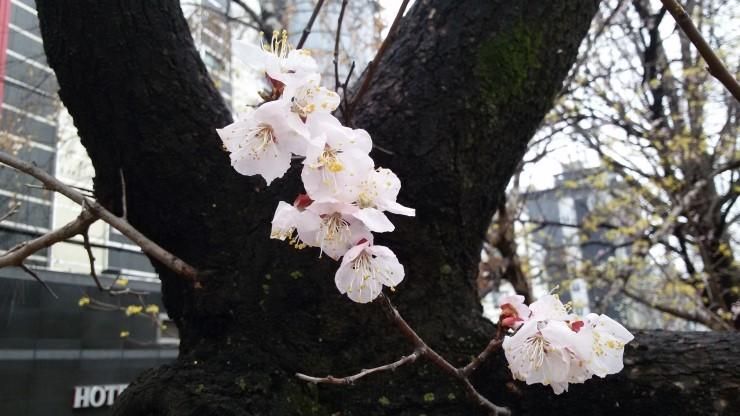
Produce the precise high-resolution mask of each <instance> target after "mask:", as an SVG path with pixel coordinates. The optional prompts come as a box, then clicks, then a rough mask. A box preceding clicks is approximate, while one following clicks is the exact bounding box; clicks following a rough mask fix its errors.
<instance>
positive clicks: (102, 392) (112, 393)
mask: <svg viewBox="0 0 740 416" xmlns="http://www.w3.org/2000/svg"><path fill="white" fill-rule="evenodd" d="M127 386H128V384H103V385H99V386H75V397H74V403H73V405H72V408H74V409H84V408H86V407H103V406H111V405H112V404H113V402H114V401H115V400H116V397H118V396H119V395H120V394H121V392H122V391H123V390H124V389H125V388H126V387H127Z"/></svg>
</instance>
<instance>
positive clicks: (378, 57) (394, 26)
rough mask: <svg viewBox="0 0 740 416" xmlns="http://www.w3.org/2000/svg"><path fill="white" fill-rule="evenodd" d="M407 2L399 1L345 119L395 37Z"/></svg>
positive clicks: (365, 90) (367, 85) (349, 116)
mask: <svg viewBox="0 0 740 416" xmlns="http://www.w3.org/2000/svg"><path fill="white" fill-rule="evenodd" d="M408 4H409V0H403V3H401V7H399V8H398V12H397V13H396V17H395V18H394V19H393V23H392V24H391V27H390V29H388V35H387V36H386V37H385V39H383V44H381V45H380V49H378V53H376V54H375V58H373V60H372V62H370V65H369V66H368V68H367V74H366V75H365V79H363V80H362V85H361V86H360V89H359V90H358V91H357V93H356V94H355V95H354V96H353V97H352V101H351V102H350V103H349V108H348V109H347V114H346V115H345V118H346V119H347V120H350V119H351V118H352V112H354V110H355V107H356V106H357V103H358V102H359V101H360V98H362V96H363V95H365V93H366V92H367V90H368V88H369V87H370V82H371V81H372V79H373V75H375V70H376V69H378V65H379V64H380V61H381V59H382V58H383V55H384V54H385V51H386V50H387V49H388V45H390V44H391V43H393V38H394V37H395V35H396V31H397V30H398V25H399V23H400V22H401V17H403V12H405V11H406V6H408Z"/></svg>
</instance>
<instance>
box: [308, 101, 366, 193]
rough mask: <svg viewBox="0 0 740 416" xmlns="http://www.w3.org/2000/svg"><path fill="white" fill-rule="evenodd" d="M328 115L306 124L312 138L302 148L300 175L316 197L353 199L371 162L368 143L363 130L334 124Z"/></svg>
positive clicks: (335, 121) (332, 118)
mask: <svg viewBox="0 0 740 416" xmlns="http://www.w3.org/2000/svg"><path fill="white" fill-rule="evenodd" d="M338 123H339V122H338V121H337V120H336V119H335V118H334V117H333V116H331V115H325V116H320V117H318V118H317V120H315V121H313V120H310V121H309V122H308V123H307V124H308V126H309V131H310V132H311V135H312V139H311V140H310V141H309V144H308V147H307V149H306V159H305V160H304V162H303V171H302V172H301V179H302V180H303V185H304V187H305V188H306V192H307V193H308V195H309V196H311V198H312V199H314V200H316V201H341V202H347V203H351V202H354V201H355V200H356V199H357V197H358V193H359V184H360V182H362V181H363V180H364V179H365V178H367V177H368V175H369V174H370V172H372V170H373V167H374V166H375V162H373V160H372V159H371V158H370V156H369V155H368V153H369V151H370V148H371V147H372V143H371V141H370V136H369V135H368V134H367V132H365V131H364V130H355V129H349V128H346V127H343V126H341V125H338Z"/></svg>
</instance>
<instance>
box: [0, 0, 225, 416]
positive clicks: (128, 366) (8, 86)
mask: <svg viewBox="0 0 740 416" xmlns="http://www.w3.org/2000/svg"><path fill="white" fill-rule="evenodd" d="M190 3H193V2H190ZM200 3H201V5H202V6H203V7H197V8H194V9H192V11H194V13H190V15H189V17H190V19H189V22H190V24H191V26H192V28H193V36H194V39H195V41H196V42H197V43H198V45H199V50H200V53H201V56H202V58H203V61H204V62H205V63H206V65H207V66H208V69H209V71H210V74H211V76H212V77H213V78H214V83H215V84H216V85H217V86H218V87H219V88H220V89H221V92H222V94H223V97H224V100H225V101H226V102H227V104H229V105H230V104H231V60H230V44H231V40H230V29H229V26H228V24H227V17H226V16H227V14H226V12H227V8H228V3H229V2H228V1H225V0H223V1H214V0H203V1H202V2H200ZM0 76H2V83H0V97H1V98H2V101H1V102H2V104H1V105H2V113H1V115H0V150H2V151H5V152H10V153H13V154H15V155H16V156H18V157H20V158H22V159H24V160H26V161H30V162H33V163H34V164H36V165H37V166H39V167H41V168H43V169H44V170H45V171H47V172H48V173H50V174H53V175H55V176H56V177H57V178H59V179H60V180H62V181H63V182H65V183H68V184H70V185H73V186H76V187H79V188H80V189H83V190H85V189H87V190H89V189H91V188H92V177H93V175H94V170H93V168H92V165H91V163H90V161H89V158H88V157H87V153H86V151H85V149H84V147H82V145H81V144H80V140H79V138H78V137H77V135H76V129H75V128H74V126H73V124H72V120H71V117H70V116H69V115H68V113H67V112H66V111H65V109H64V108H63V106H62V105H61V103H60V101H59V99H58V96H57V89H58V86H57V84H56V80H55V77H54V73H53V71H52V70H51V69H50V68H49V67H48V65H47V63H46V59H45V56H44V51H43V44H42V39H41V34H40V31H39V24H38V19H37V16H36V10H35V4H34V2H33V0H0ZM10 211H15V213H14V214H13V215H12V216H10V217H9V218H7V219H5V220H3V221H2V222H0V253H3V252H5V251H7V250H9V249H11V248H12V247H13V246H15V245H16V244H18V243H20V242H23V241H26V240H29V239H32V238H35V237H38V236H40V235H42V234H44V233H46V232H48V231H50V230H51V229H55V228H58V227H61V226H63V225H64V224H66V223H68V222H69V221H71V220H73V219H74V218H75V217H76V216H77V215H79V213H80V207H79V206H78V205H77V204H75V203H73V202H72V201H70V200H68V199H66V198H65V197H63V196H61V195H59V194H53V193H51V192H49V191H46V190H43V189H41V188H40V187H39V186H38V185H37V182H36V181H35V180H34V179H33V178H30V177H28V176H26V175H24V174H20V173H18V172H17V171H15V170H13V169H10V168H8V167H6V166H2V165H0V216H3V215H4V214H5V213H6V212H10ZM89 234H90V239H91V243H92V246H93V253H94V257H95V269H96V270H97V273H98V275H99V276H100V280H101V282H102V284H103V285H104V286H106V287H108V286H110V285H112V284H114V282H118V283H117V288H118V289H122V290H125V289H129V290H133V291H135V292H137V293H142V294H140V295H138V294H137V295H136V296H130V295H124V296H110V295H108V294H106V293H101V292H100V291H98V289H97V287H96V286H95V283H94V281H93V279H92V277H91V276H90V275H89V271H90V263H89V258H88V256H87V253H86V252H85V250H84V248H83V246H82V241H81V238H79V237H77V238H74V239H71V240H69V241H67V242H65V243H60V244H57V245H54V246H53V247H51V248H50V249H46V250H43V251H40V252H38V253H37V254H36V255H34V256H32V257H30V258H29V259H28V261H27V262H26V265H27V266H29V267H31V268H33V269H34V271H35V272H36V273H37V274H38V275H39V276H40V277H41V278H42V279H43V280H44V281H45V282H47V283H48V285H49V287H50V288H51V290H52V291H53V292H54V293H55V295H56V296H57V298H55V297H54V296H53V295H52V294H50V293H49V292H48V291H47V290H46V289H45V288H44V287H42V286H41V285H39V284H38V282H36V281H35V280H33V278H31V277H30V276H28V275H27V274H25V273H23V272H22V271H21V270H20V269H15V268H4V269H0V415H9V416H10V415H13V416H15V415H73V414H80V413H82V414H89V415H96V414H108V413H109V407H110V404H111V403H112V402H113V400H114V399H115V397H116V396H117V394H118V393H120V391H121V390H122V389H123V388H125V386H126V385H127V384H128V383H129V382H130V381H131V380H133V379H134V378H135V376H136V375H138V374H139V373H141V372H142V371H143V370H145V369H147V368H150V367H154V366H157V365H160V364H163V363H166V362H168V361H171V360H172V359H174V358H175V357H177V345H178V337H177V331H176V328H175V325H174V324H172V323H169V322H168V318H167V315H166V314H165V313H164V312H163V311H160V310H161V304H160V293H159V292H160V288H159V280H158V279H157V276H156V274H155V273H154V270H153V268H152V266H151V264H150V262H149V260H148V259H147V258H146V256H144V255H143V254H142V253H141V250H140V249H139V248H138V247H137V246H136V245H134V244H132V243H131V242H130V241H128V239H127V238H126V237H124V236H123V235H121V234H120V233H118V232H117V231H115V230H114V229H112V228H110V227H109V226H108V225H107V224H104V223H103V222H101V221H98V222H96V223H95V224H94V225H93V226H92V227H91V228H90V232H89Z"/></svg>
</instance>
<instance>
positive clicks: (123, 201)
mask: <svg viewBox="0 0 740 416" xmlns="http://www.w3.org/2000/svg"><path fill="white" fill-rule="evenodd" d="M118 176H120V177H121V218H123V219H124V220H126V221H128V201H127V198H126V177H124V176H123V169H118Z"/></svg>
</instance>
